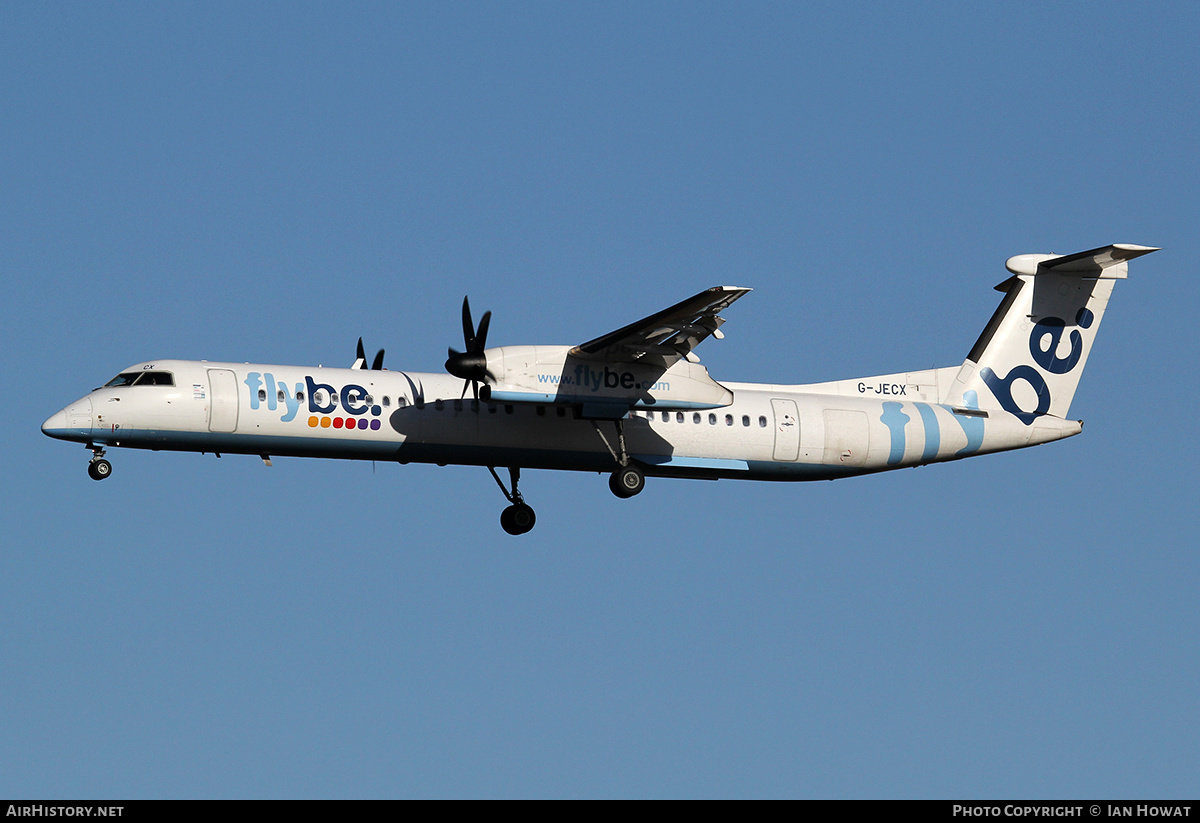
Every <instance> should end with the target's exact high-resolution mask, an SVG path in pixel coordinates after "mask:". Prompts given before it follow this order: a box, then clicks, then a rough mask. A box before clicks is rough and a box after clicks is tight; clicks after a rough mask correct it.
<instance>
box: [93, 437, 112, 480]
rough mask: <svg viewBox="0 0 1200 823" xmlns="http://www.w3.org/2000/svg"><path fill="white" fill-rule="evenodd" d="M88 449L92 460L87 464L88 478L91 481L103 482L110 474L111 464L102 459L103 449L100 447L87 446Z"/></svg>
mask: <svg viewBox="0 0 1200 823" xmlns="http://www.w3.org/2000/svg"><path fill="white" fill-rule="evenodd" d="M88 448H89V449H91V450H92V459H91V461H90V462H89V463H88V477H90V478H92V479H93V480H103V479H104V478H106V477H108V476H109V475H110V474H112V463H109V462H108V461H107V460H105V459H104V457H103V454H104V449H103V448H101V447H100V446H93V445H92V444H91V443H89V444H88Z"/></svg>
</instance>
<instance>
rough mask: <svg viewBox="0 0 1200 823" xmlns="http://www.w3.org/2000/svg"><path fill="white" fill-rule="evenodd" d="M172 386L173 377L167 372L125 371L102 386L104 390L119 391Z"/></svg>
mask: <svg viewBox="0 0 1200 823" xmlns="http://www.w3.org/2000/svg"><path fill="white" fill-rule="evenodd" d="M135 383H136V384H137V385H139V386H174V385H175V376H174V375H173V374H171V373H170V372H169V371H127V372H121V373H120V374H118V375H117V376H116V377H114V378H113V379H112V380H109V381H108V382H107V383H105V384H104V388H106V389H119V388H121V387H122V386H132V385H134V384H135Z"/></svg>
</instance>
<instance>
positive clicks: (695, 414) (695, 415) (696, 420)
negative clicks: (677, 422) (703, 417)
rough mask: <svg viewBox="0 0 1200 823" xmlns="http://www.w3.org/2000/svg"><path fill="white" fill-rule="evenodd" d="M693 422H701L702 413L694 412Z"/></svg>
mask: <svg viewBox="0 0 1200 823" xmlns="http://www.w3.org/2000/svg"><path fill="white" fill-rule="evenodd" d="M692 422H693V423H699V422H700V412H694V413H693V414H692Z"/></svg>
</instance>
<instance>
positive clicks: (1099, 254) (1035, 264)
mask: <svg viewBox="0 0 1200 823" xmlns="http://www.w3.org/2000/svg"><path fill="white" fill-rule="evenodd" d="M1152 251H1158V249H1157V248H1156V247H1154V246H1135V245H1133V244H1132V243H1114V244H1113V245H1111V246H1102V247H1100V248H1098V249H1091V250H1089V251H1081V252H1076V253H1075V254H1018V255H1016V256H1015V257H1010V258H1008V260H1007V261H1006V262H1005V263H1004V265H1005V267H1006V268H1007V269H1008V270H1009V271H1010V272H1012V273H1013V274H1037V273H1038V272H1048V271H1053V272H1058V273H1059V274H1080V275H1084V276H1088V275H1090V276H1092V277H1101V278H1109V277H1111V278H1119V279H1124V278H1125V277H1126V276H1127V274H1126V272H1127V269H1126V267H1125V266H1124V265H1122V264H1124V263H1127V262H1129V261H1130V260H1132V259H1134V258H1135V257H1141V256H1142V255H1143V254H1149V253H1150V252H1152ZM1114 267H1115V268H1114ZM1109 268H1114V270H1113V272H1111V273H1106V271H1105V270H1106V269H1109Z"/></svg>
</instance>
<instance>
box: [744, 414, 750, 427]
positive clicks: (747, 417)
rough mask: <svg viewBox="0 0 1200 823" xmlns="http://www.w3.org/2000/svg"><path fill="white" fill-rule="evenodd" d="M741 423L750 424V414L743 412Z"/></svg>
mask: <svg viewBox="0 0 1200 823" xmlns="http://www.w3.org/2000/svg"><path fill="white" fill-rule="evenodd" d="M742 425H743V426H749V425H750V415H748V414H743V415H742Z"/></svg>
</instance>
